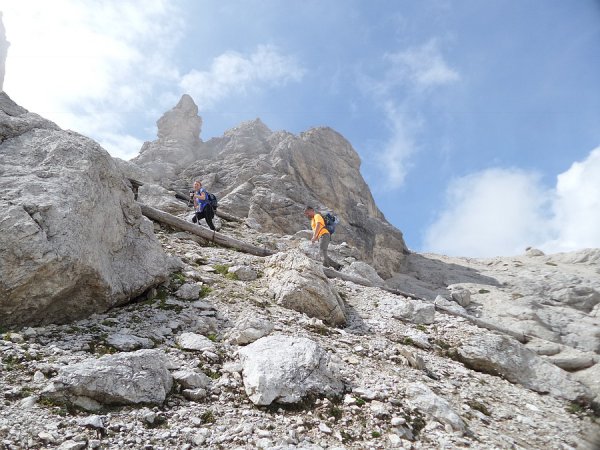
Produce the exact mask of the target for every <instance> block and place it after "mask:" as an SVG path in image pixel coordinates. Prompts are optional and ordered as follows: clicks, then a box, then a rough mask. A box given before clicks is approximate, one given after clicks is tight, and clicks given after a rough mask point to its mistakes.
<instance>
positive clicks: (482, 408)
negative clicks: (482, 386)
mask: <svg viewBox="0 0 600 450" xmlns="http://www.w3.org/2000/svg"><path fill="white" fill-rule="evenodd" d="M467 405H469V406H470V407H471V408H472V409H475V410H477V411H479V412H480V413H483V414H485V415H486V416H491V415H492V413H491V412H490V411H489V410H488V409H487V407H486V406H485V405H484V404H483V403H481V402H478V401H477V400H469V401H467Z"/></svg>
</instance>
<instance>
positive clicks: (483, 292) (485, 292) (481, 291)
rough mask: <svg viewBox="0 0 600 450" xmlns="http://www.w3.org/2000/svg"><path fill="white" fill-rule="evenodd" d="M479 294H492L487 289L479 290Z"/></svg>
mask: <svg viewBox="0 0 600 450" xmlns="http://www.w3.org/2000/svg"><path fill="white" fill-rule="evenodd" d="M477 292H478V293H479V294H489V293H490V291H488V290H487V289H479V290H478V291H477Z"/></svg>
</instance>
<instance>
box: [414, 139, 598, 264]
mask: <svg viewBox="0 0 600 450" xmlns="http://www.w3.org/2000/svg"><path fill="white" fill-rule="evenodd" d="M528 246H534V247H537V248H540V249H542V250H544V251H545V252H547V253H554V252H558V251H572V250H578V249H581V248H586V247H600V148H597V149H595V150H593V151H592V152H591V153H590V155H589V156H588V157H587V158H586V159H585V160H584V161H582V162H575V163H574V164H573V165H572V166H571V168H570V169H569V170H567V171H566V172H563V173H561V174H560V175H558V177H557V185H556V188H555V189H548V188H544V186H543V185H542V184H541V182H540V179H539V177H538V176H537V175H536V174H534V173H530V172H525V171H522V170H516V169H512V170H511V169H489V170H485V171H482V172H477V173H474V174H471V175H468V176H465V177H462V178H459V179H456V180H454V181H453V182H451V183H450V185H449V187H448V190H447V204H446V206H445V208H444V210H443V211H441V213H440V214H439V215H438V217H437V219H436V220H435V222H434V223H433V224H432V225H431V226H430V227H429V228H428V229H427V231H426V233H425V238H424V244H423V248H424V251H430V252H435V253H443V254H448V255H455V256H473V257H486V256H487V257H489V256H500V255H515V254H520V253H523V251H524V250H525V249H526V248H527V247H528Z"/></svg>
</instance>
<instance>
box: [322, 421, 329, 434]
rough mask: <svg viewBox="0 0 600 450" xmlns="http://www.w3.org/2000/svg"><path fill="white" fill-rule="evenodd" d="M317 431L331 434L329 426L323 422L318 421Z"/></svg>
mask: <svg viewBox="0 0 600 450" xmlns="http://www.w3.org/2000/svg"><path fill="white" fill-rule="evenodd" d="M319 431H320V432H321V433H325V434H331V428H329V427H328V426H327V425H325V424H324V423H320V424H319Z"/></svg>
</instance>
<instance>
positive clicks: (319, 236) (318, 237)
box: [304, 206, 342, 270]
mask: <svg viewBox="0 0 600 450" xmlns="http://www.w3.org/2000/svg"><path fill="white" fill-rule="evenodd" d="M304 215H305V216H306V217H307V218H309V219H310V227H311V228H312V230H313V235H312V237H311V239H310V241H311V242H317V241H319V248H320V250H321V257H322V258H323V265H324V266H325V267H333V268H334V269H335V270H340V269H341V268H342V265H341V264H340V263H337V262H335V261H334V260H333V259H331V258H330V257H329V256H328V255H327V248H328V247H329V243H330V242H331V234H330V233H329V230H327V228H325V220H323V216H321V214H319V213H316V212H315V210H314V208H312V207H311V206H307V207H306V208H305V209H304Z"/></svg>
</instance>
